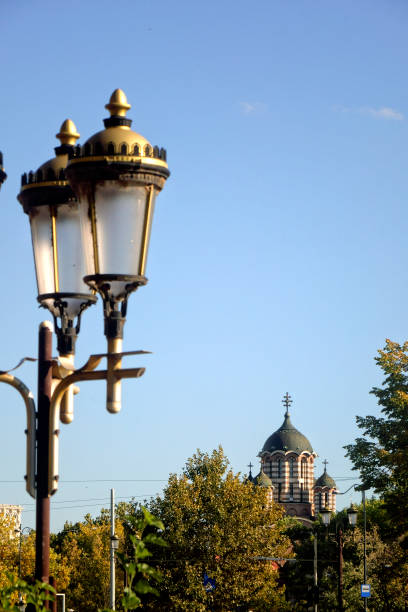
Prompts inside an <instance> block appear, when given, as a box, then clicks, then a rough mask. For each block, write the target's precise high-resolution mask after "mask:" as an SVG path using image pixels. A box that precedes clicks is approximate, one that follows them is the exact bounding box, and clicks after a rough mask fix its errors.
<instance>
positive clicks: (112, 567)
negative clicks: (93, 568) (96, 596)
mask: <svg viewBox="0 0 408 612" xmlns="http://www.w3.org/2000/svg"><path fill="white" fill-rule="evenodd" d="M114 538H115V490H114V489H111V529H110V607H111V609H112V610H115V609H116V608H115V578H116V577H115V548H114Z"/></svg>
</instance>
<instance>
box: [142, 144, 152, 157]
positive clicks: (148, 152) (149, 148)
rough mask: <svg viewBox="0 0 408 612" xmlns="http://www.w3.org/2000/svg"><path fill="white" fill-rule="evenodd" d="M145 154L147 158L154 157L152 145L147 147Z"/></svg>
mask: <svg viewBox="0 0 408 612" xmlns="http://www.w3.org/2000/svg"><path fill="white" fill-rule="evenodd" d="M144 154H145V155H146V157H151V155H152V148H151V146H150V145H146V146H145V148H144Z"/></svg>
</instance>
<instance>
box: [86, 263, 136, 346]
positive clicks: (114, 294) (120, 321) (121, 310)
mask: <svg viewBox="0 0 408 612" xmlns="http://www.w3.org/2000/svg"><path fill="white" fill-rule="evenodd" d="M84 282H85V283H86V284H87V285H89V286H90V287H91V288H92V289H94V290H95V291H97V292H98V293H99V295H100V296H101V297H102V299H103V313H104V319H105V336H106V337H107V338H108V339H114V338H123V327H124V325H125V321H126V311H127V301H128V297H129V295H130V294H131V293H133V291H136V290H137V289H138V288H139V287H141V286H143V285H146V284H147V278H146V277H145V276H136V275H135V276H133V275H129V274H91V275H89V276H84Z"/></svg>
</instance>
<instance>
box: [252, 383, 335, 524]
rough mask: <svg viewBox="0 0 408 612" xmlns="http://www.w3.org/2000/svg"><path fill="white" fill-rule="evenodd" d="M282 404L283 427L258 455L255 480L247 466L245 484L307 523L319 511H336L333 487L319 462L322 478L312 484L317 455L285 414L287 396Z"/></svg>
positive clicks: (272, 436) (289, 402) (273, 435)
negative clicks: (264, 491) (260, 489)
mask: <svg viewBox="0 0 408 612" xmlns="http://www.w3.org/2000/svg"><path fill="white" fill-rule="evenodd" d="M282 403H283V404H284V406H285V409H286V410H285V414H284V420H283V423H282V425H281V426H280V427H279V429H277V430H276V431H275V432H274V433H273V434H271V435H270V436H269V438H268V439H267V440H266V442H265V444H264V445H263V448H262V450H261V451H260V453H259V454H258V457H260V460H261V471H260V472H259V474H258V475H257V476H255V477H253V476H252V473H251V468H252V465H251V464H249V468H250V472H249V476H248V480H250V481H251V482H253V483H254V484H255V485H258V486H262V487H265V488H267V489H268V494H269V495H268V496H269V499H270V501H273V502H276V503H279V504H281V505H282V506H283V507H284V509H285V512H286V514H288V515H289V516H294V517H297V518H299V519H300V520H302V519H303V520H305V522H307V521H308V520H313V518H314V517H315V516H316V515H317V514H319V512H320V510H321V509H322V508H327V509H329V510H330V511H331V512H335V511H336V490H337V489H336V483H335V482H334V480H333V478H331V477H330V476H329V474H328V473H327V469H326V467H327V461H324V462H323V463H324V465H325V468H324V472H323V474H322V475H321V476H320V477H319V478H317V479H316V480H315V476H314V464H315V458H316V457H317V454H316V452H315V451H314V450H313V448H312V445H311V444H310V442H309V440H308V439H307V438H306V436H304V435H303V434H302V433H301V432H300V431H299V430H298V429H296V427H294V425H293V424H292V421H291V418H290V414H289V407H290V405H291V404H292V399H291V397H290V395H289V394H288V393H286V394H285V395H284V398H283V401H282Z"/></svg>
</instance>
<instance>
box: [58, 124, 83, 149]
mask: <svg viewBox="0 0 408 612" xmlns="http://www.w3.org/2000/svg"><path fill="white" fill-rule="evenodd" d="M79 136H80V135H79V134H78V132H77V129H76V126H75V123H74V122H73V121H71V119H65V121H64V123H63V124H62V125H61V127H60V131H59V132H58V134H56V137H57V138H58V140H59V141H60V143H61V144H62V145H64V144H65V145H74V144H75V143H76V141H77V140H78V138H79Z"/></svg>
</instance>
